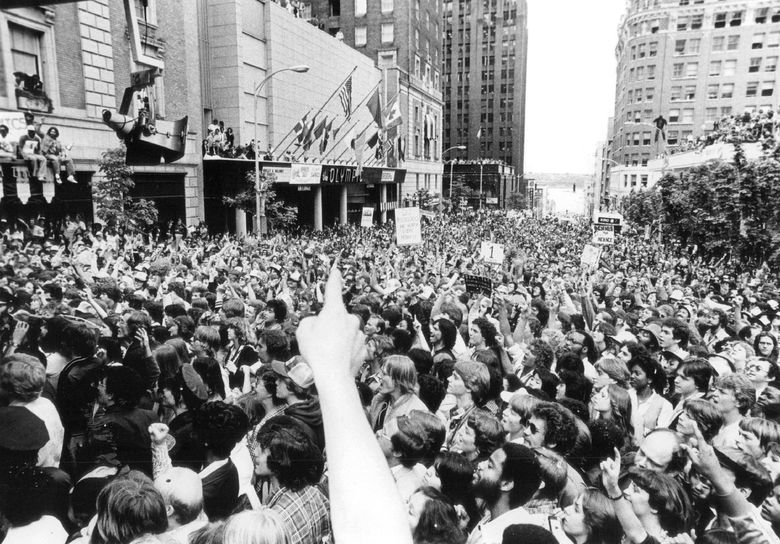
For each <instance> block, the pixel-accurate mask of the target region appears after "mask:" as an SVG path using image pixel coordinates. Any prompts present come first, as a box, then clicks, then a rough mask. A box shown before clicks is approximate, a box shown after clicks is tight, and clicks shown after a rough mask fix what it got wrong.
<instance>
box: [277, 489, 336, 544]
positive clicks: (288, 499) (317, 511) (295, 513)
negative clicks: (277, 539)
mask: <svg viewBox="0 0 780 544" xmlns="http://www.w3.org/2000/svg"><path fill="white" fill-rule="evenodd" d="M268 507H269V508H271V509H272V510H275V511H276V512H279V513H280V514H281V515H282V518H284V523H285V525H286V526H287V528H288V529H289V531H290V535H291V536H292V544H322V543H323V542H330V534H331V533H330V502H329V501H328V498H327V497H326V496H325V495H324V494H323V493H322V492H321V491H320V490H319V489H318V488H317V487H315V486H311V485H310V486H306V487H304V488H303V489H301V490H300V491H291V490H290V489H288V488H286V487H283V488H281V489H280V490H279V491H277V492H276V493H274V495H273V496H272V497H271V500H270V501H268Z"/></svg>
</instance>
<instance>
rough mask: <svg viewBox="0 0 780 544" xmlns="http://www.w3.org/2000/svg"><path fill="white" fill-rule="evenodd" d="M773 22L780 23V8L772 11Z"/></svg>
mask: <svg viewBox="0 0 780 544" xmlns="http://www.w3.org/2000/svg"><path fill="white" fill-rule="evenodd" d="M772 22H773V23H780V8H774V9H773V10H772Z"/></svg>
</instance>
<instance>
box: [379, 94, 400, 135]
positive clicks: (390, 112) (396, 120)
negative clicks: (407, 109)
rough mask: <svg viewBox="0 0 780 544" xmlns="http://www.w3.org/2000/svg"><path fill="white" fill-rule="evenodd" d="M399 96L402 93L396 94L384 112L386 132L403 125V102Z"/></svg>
mask: <svg viewBox="0 0 780 544" xmlns="http://www.w3.org/2000/svg"><path fill="white" fill-rule="evenodd" d="M399 96H400V93H398V94H396V95H395V96H394V97H393V98H392V100H390V103H389V104H388V105H387V107H385V110H384V111H383V112H382V113H383V117H384V119H383V120H384V127H385V130H389V129H391V128H393V127H397V126H398V125H400V124H401V123H403V118H402V117H401V101H400V100H399Z"/></svg>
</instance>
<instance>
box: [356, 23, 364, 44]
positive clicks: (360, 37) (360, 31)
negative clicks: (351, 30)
mask: <svg viewBox="0 0 780 544" xmlns="http://www.w3.org/2000/svg"><path fill="white" fill-rule="evenodd" d="M363 45H366V27H364V26H356V27H355V47H361V46H363Z"/></svg>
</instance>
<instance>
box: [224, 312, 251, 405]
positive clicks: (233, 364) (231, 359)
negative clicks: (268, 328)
mask: <svg viewBox="0 0 780 544" xmlns="http://www.w3.org/2000/svg"><path fill="white" fill-rule="evenodd" d="M225 328H226V329H227V339H228V344H227V346H226V352H225V359H224V363H223V364H224V367H225V369H226V370H227V372H228V377H229V380H230V387H231V389H233V388H238V389H241V392H242V393H248V392H249V390H250V389H251V388H252V384H251V370H250V369H251V368H252V365H254V364H255V363H257V361H258V360H259V356H258V354H257V351H255V348H253V347H252V344H251V340H252V339H251V338H250V335H251V331H250V330H249V327H248V326H247V323H246V320H245V319H243V318H240V317H231V318H230V319H228V320H227V323H226V324H225ZM243 367H248V368H246V369H244V368H243Z"/></svg>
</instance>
